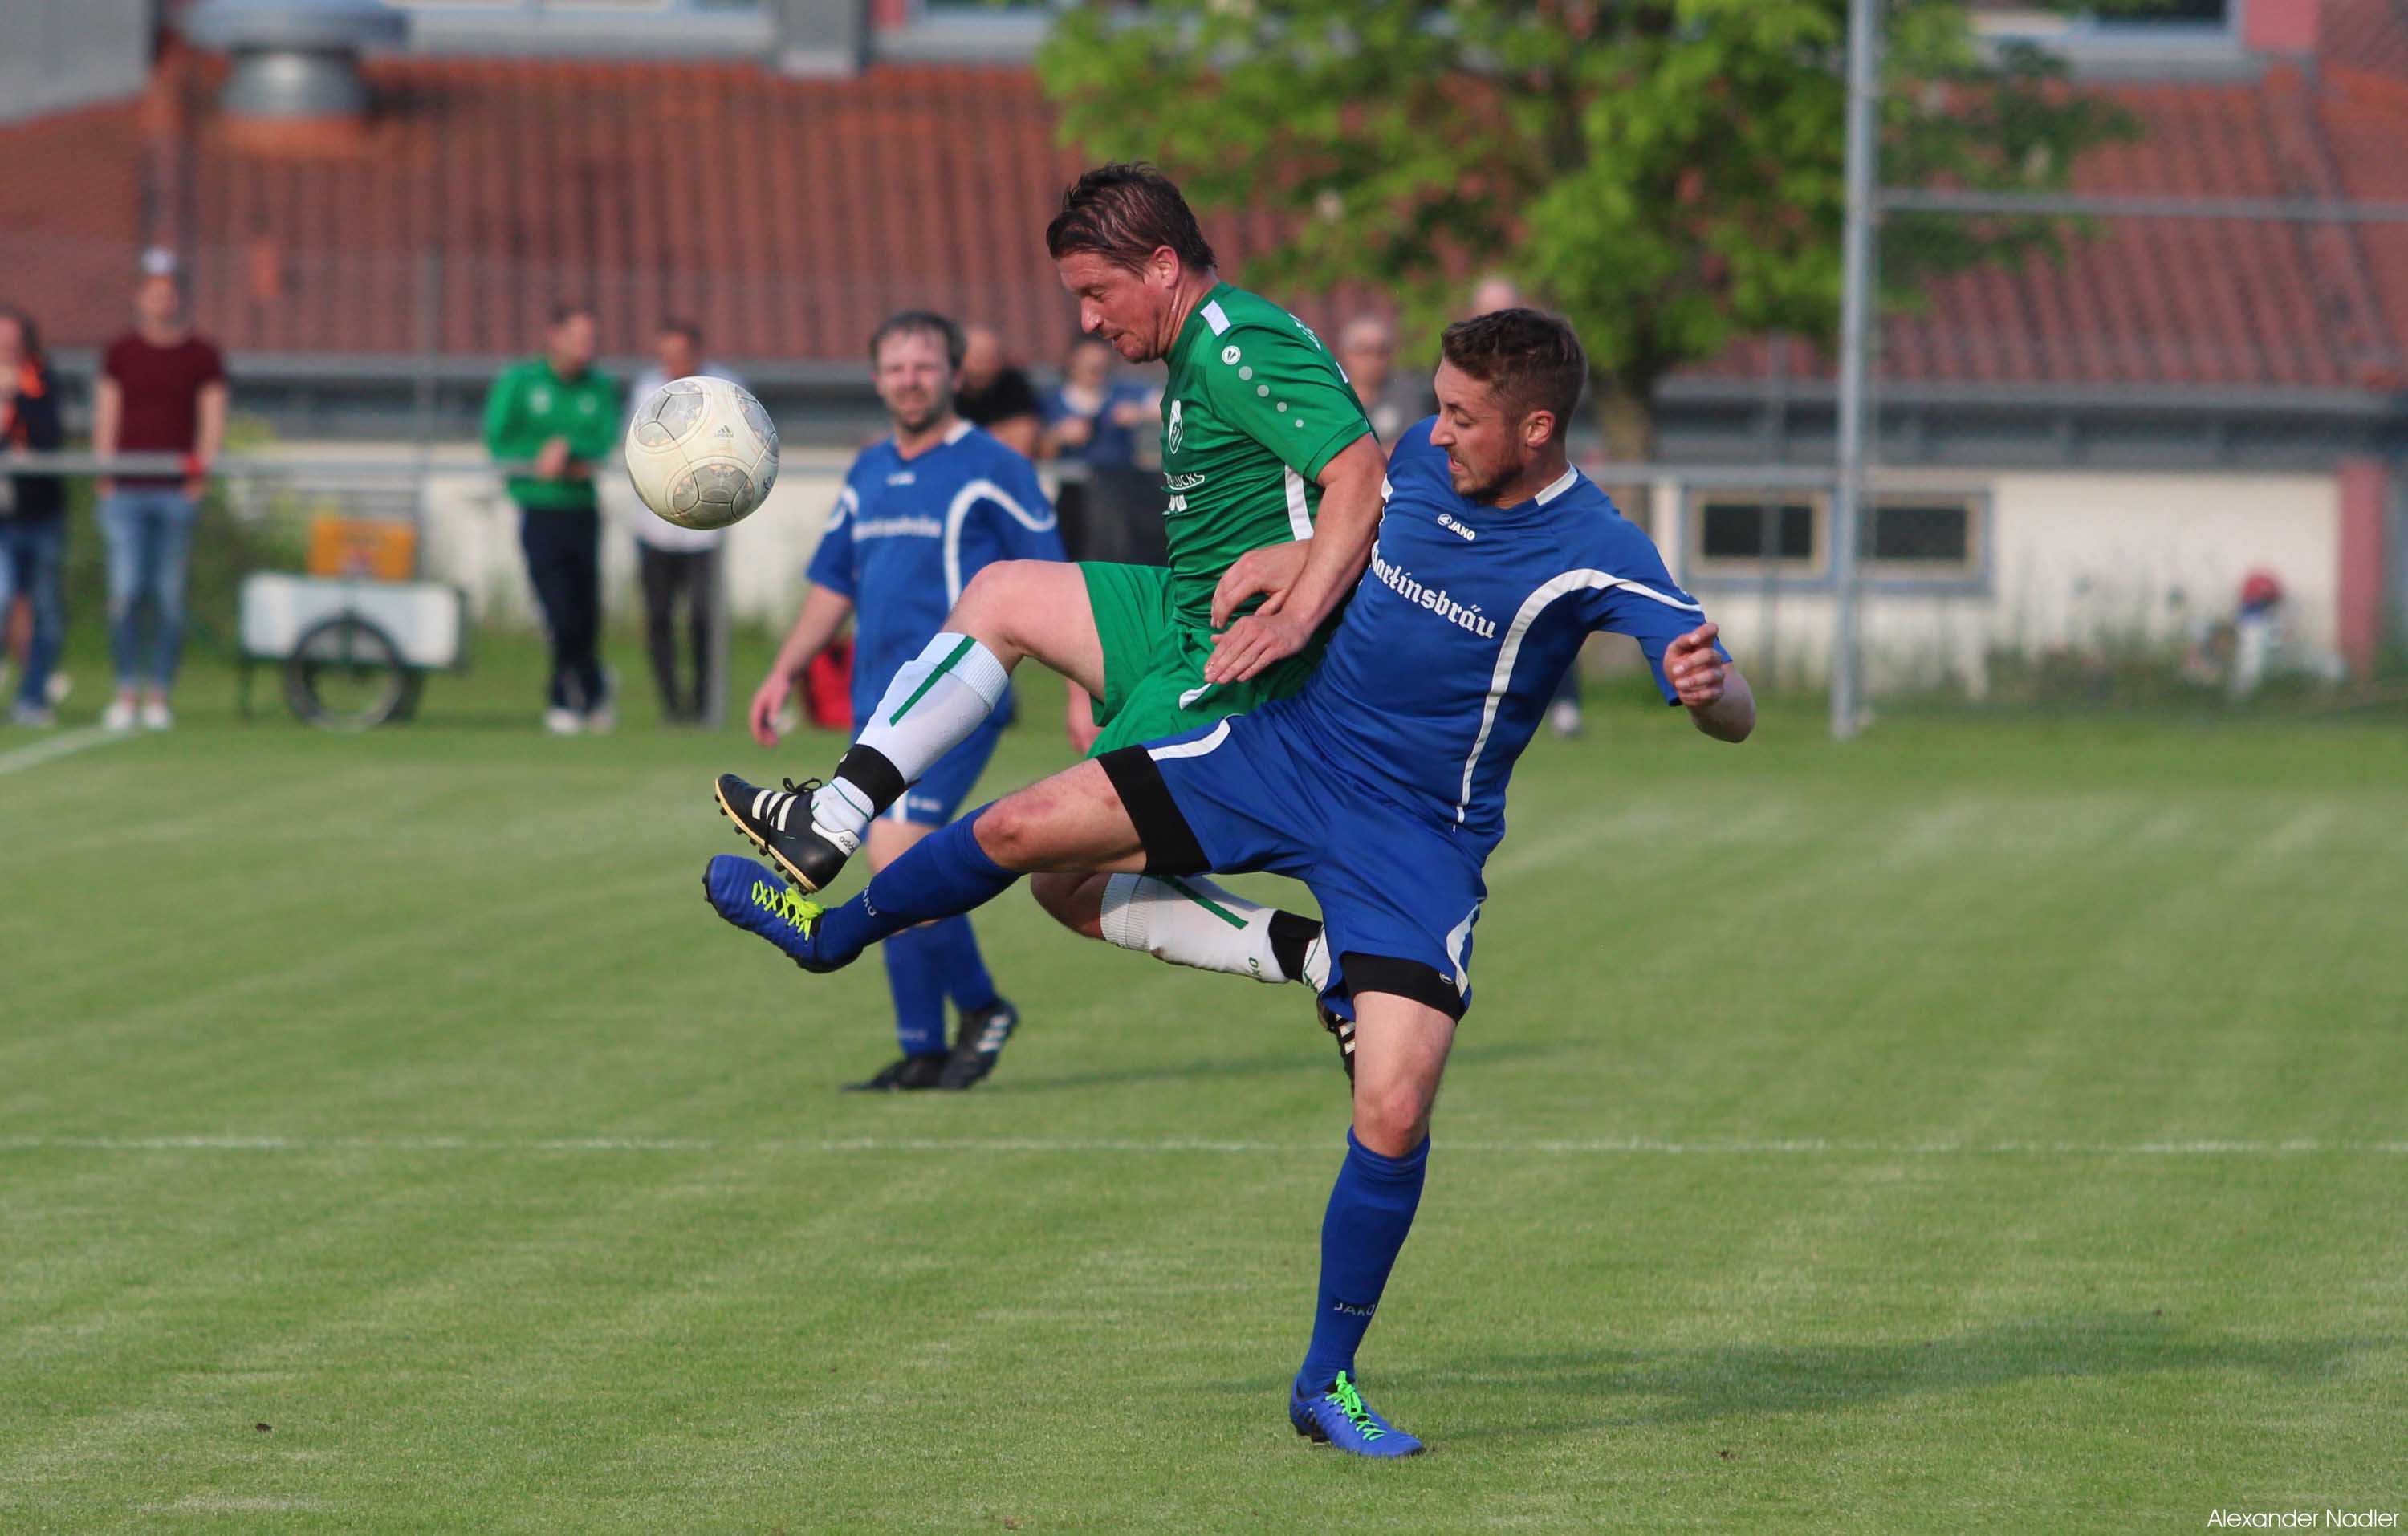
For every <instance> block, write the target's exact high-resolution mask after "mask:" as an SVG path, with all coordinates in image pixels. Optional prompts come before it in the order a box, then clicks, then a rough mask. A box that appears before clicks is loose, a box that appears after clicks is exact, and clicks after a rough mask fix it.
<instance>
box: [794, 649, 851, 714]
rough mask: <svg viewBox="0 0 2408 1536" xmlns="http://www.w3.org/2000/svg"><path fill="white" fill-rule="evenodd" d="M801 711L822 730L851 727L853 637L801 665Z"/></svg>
mask: <svg viewBox="0 0 2408 1536" xmlns="http://www.w3.org/2000/svg"><path fill="white" fill-rule="evenodd" d="M803 711H804V712H805V713H806V714H809V715H810V717H811V724H812V725H816V726H818V727H819V728H820V729H822V730H824V731H848V732H849V731H851V730H852V729H853V639H852V637H851V636H846V637H844V638H842V639H838V640H837V641H836V642H835V643H833V644H831V645H830V646H829V647H828V648H827V649H826V650H824V651H823V652H821V653H819V654H818V655H816V656H813V657H812V658H811V664H810V666H809V667H806V668H803Z"/></svg>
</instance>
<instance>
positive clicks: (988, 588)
mask: <svg viewBox="0 0 2408 1536" xmlns="http://www.w3.org/2000/svg"><path fill="white" fill-rule="evenodd" d="M1041 563H1042V562H1039V561H1035V560H997V561H996V562H995V563H994V564H993V565H990V566H984V567H981V568H980V570H979V573H978V574H977V575H975V576H973V577H971V578H970V582H969V585H968V586H967V587H964V588H963V589H962V595H961V597H960V598H959V600H957V601H956V602H955V603H954V604H953V613H952V614H951V615H950V616H949V617H947V619H946V620H945V627H946V628H947V629H949V630H951V631H953V633H954V634H957V635H971V636H975V637H977V638H978V639H979V640H980V641H981V642H982V643H983V644H985V646H986V647H987V649H989V650H994V649H995V648H996V642H998V641H1005V642H1011V641H1015V640H1016V636H1015V635H1014V633H1013V629H1012V615H1013V614H1014V613H1015V612H1020V611H1025V597H1026V596H1027V594H1026V591H1025V588H1026V586H1027V571H1028V567H1031V566H1035V565H1039V564H1041ZM1014 649H1018V647H1017V645H1016V644H1015V646H1014Z"/></svg>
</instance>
